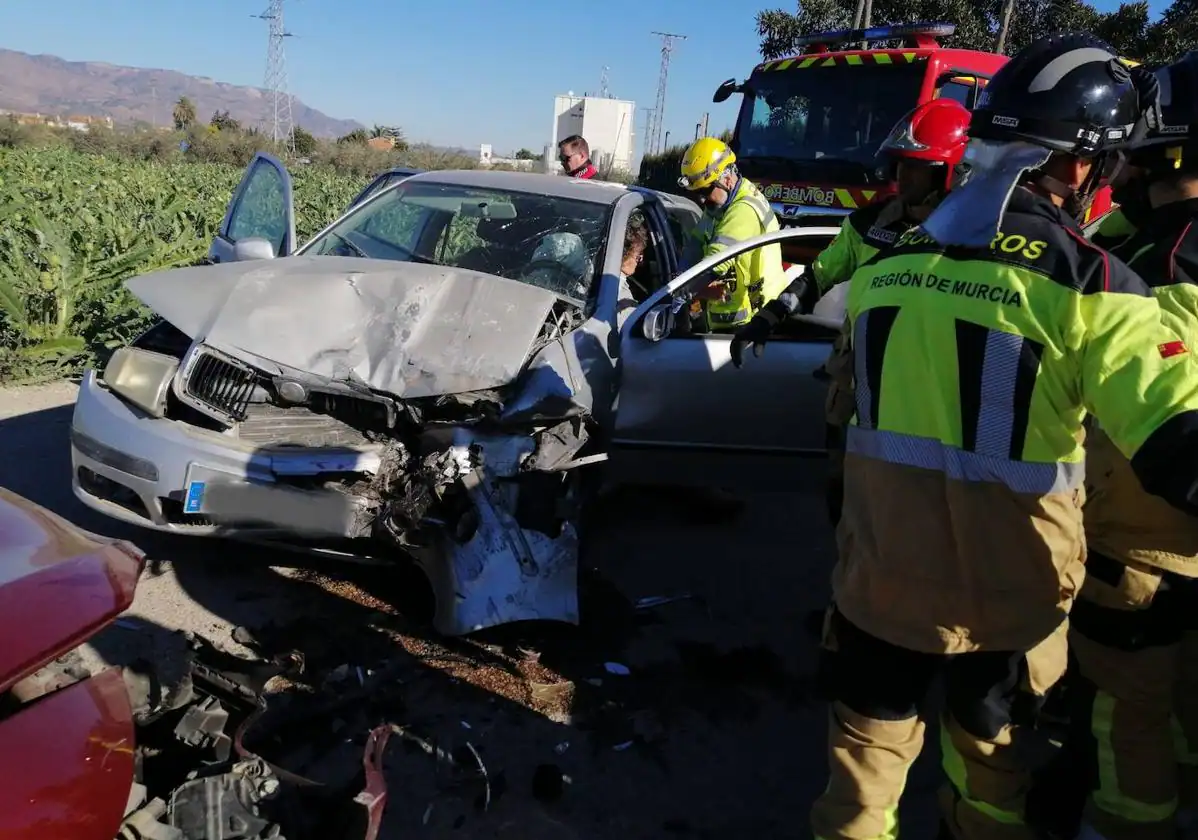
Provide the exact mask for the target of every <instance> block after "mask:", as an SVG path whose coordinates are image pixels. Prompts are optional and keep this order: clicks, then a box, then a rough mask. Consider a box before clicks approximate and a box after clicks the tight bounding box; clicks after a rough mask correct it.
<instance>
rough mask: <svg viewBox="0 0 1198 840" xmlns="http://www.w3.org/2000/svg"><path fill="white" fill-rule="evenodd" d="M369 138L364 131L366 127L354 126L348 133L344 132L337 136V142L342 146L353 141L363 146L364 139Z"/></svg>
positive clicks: (364, 143)
mask: <svg viewBox="0 0 1198 840" xmlns="http://www.w3.org/2000/svg"><path fill="white" fill-rule="evenodd" d="M369 139H370V135H369V134H367V133H366V129H364V128H355V129H354V130H353V131H351V132H350V133H349V134H344V135H342V136H341V137H338V138H337V142H338V143H340V144H341V145H343V146H344V145H347V144H351V143H354V144H357V145H360V146H365V145H366V141H367V140H369Z"/></svg>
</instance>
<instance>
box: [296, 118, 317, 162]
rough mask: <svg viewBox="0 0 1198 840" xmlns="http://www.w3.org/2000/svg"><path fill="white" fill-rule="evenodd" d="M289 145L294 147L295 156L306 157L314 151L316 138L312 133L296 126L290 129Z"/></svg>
mask: <svg viewBox="0 0 1198 840" xmlns="http://www.w3.org/2000/svg"><path fill="white" fill-rule="evenodd" d="M291 145H292V146H294V147H295V153H296V154H297V155H299V156H300V157H307V156H308V155H310V154H312V153H313V152H314V151H316V138H315V137H313V136H312V132H310V131H308V130H307V129H304V128H301V127H300V126H298V125H297V126H296V127H295V128H293V129H291Z"/></svg>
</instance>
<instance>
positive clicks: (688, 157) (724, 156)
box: [678, 137, 736, 191]
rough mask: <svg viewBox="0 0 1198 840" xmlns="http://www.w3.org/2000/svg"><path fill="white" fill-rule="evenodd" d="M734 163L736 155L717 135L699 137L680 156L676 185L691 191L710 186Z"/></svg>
mask: <svg viewBox="0 0 1198 840" xmlns="http://www.w3.org/2000/svg"><path fill="white" fill-rule="evenodd" d="M734 163H736V155H735V154H734V153H733V151H732V150H731V149H730V148H728V144H727V143H725V142H724V141H723V140H720V139H719V138H718V137H700V138H699V139H698V140H696V141H695V142H694V143H691V146H690V148H689V149H687V150H686V154H685V155H683V156H682V177H681V178H679V179H678V186H680V187H682V188H683V189H686V190H692V191H693V190H701V189H703V188H704V187H708V186H711V185H712V184H714V183H715V182H716V179H718V178H719V177H720V176H721V175H723V174H724V170H726V169H727V168H728V167H729V166H731V165H732V164H734Z"/></svg>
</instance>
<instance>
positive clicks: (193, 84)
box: [0, 49, 364, 137]
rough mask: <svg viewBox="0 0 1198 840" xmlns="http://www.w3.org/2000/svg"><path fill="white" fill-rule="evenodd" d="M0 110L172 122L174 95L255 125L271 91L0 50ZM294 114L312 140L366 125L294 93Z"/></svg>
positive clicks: (206, 113)
mask: <svg viewBox="0 0 1198 840" xmlns="http://www.w3.org/2000/svg"><path fill="white" fill-rule="evenodd" d="M0 80H2V81H0V109H4V110H8V111H17V112H21V113H29V114H33V113H39V114H50V115H57V116H69V115H75V114H78V115H86V116H98V117H104V116H107V117H112V120H113V122H114V123H117V124H131V123H136V122H145V123H150V124H152V125H160V126H161V125H170V124H171V122H172V118H171V111H172V109H173V108H174V106H175V102H177V101H178V100H179V97H181V96H186V97H187V98H188V99H190V100H191V101H192V102H193V103H195V106H196V114H197V116H198V117H199V119H200V120H201V121H203V122H207V121H208V119H209V117H211V115H212V114H213V112H215V111H228V112H229V116H231V117H233V118H234V119H236V120H238V121H240V122H241V123H242V125H246V126H252V125H255V124H257V123H258V122H259V121H261V120H262V119H263V117H264V116H265V114H266V113H267V108H268V103H269V98H268V97H269V93H268V92H266V91H264V90H262V89H261V88H255V87H242V86H239V85H230V84H225V83H224V82H218V81H216V80H214V79H209V78H206V77H204V76H188V75H186V74H185V73H178V72H175V71H174V70H149V69H144V68H140V67H121V66H119V65H116V64H107V63H105V62H100V61H66V60H64V59H61V58H58V57H57V56H53V55H30V54H29V53H23V52H17V51H16V50H6V49H0ZM291 114H292V119H293V120H294V121H295V123H296V125H300V126H303V127H304V128H305V129H307V130H308V131H310V132H312V133H313V134H314V135H316V136H317V137H339V136H341V135H343V134H348V133H349V132H351V131H353V130H354V129H357V128H364V126H363V125H362V124H361V123H359V122H357V121H356V120H343V119H337V118H336V117H330V116H328V115H327V114H324V113H322V112H320V111H317V110H316V109H315V108H310V107H308V106H307V105H305V104H304V103H302V102H300V100H298V99H295V98H294V97H293V98H292V100H291Z"/></svg>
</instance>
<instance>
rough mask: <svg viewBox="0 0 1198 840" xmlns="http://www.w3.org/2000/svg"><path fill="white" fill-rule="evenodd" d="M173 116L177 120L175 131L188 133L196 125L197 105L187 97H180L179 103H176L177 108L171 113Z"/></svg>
mask: <svg viewBox="0 0 1198 840" xmlns="http://www.w3.org/2000/svg"><path fill="white" fill-rule="evenodd" d="M171 116H172V117H173V118H174V120H175V131H186V130H187V129H189V128H191V127H192V126H193V125H195V122H196V106H195V103H194V102H192V101H191V100H190V99H188V98H187V97H186V96H180V97H179V101H178V102H176V103H175V108H174V110H173V111H172V112H171Z"/></svg>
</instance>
